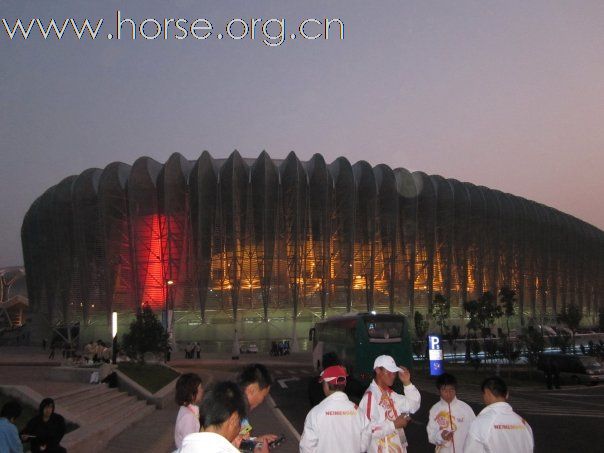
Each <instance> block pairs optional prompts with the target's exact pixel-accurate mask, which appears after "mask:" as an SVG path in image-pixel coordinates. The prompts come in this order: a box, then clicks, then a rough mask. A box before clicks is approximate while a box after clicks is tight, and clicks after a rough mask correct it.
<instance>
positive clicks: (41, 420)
mask: <svg viewBox="0 0 604 453" xmlns="http://www.w3.org/2000/svg"><path fill="white" fill-rule="evenodd" d="M64 435H65V419H64V418H63V417H62V416H61V415H59V414H55V402H54V401H53V400H52V398H45V399H43V400H42V402H41V403H40V409H39V412H38V415H36V416H35V417H34V418H32V419H31V420H30V421H29V422H27V425H26V426H25V428H24V429H23V431H22V432H21V438H22V439H23V440H24V441H25V442H27V441H29V442H31V451H32V453H38V452H44V453H66V451H67V450H65V449H64V448H63V447H61V446H60V445H59V444H60V443H61V439H62V438H63V436H64Z"/></svg>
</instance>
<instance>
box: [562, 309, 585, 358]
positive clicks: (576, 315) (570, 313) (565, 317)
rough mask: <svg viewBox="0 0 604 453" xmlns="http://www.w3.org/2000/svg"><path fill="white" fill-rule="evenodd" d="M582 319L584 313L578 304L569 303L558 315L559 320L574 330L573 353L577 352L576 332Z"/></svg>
mask: <svg viewBox="0 0 604 453" xmlns="http://www.w3.org/2000/svg"><path fill="white" fill-rule="evenodd" d="M581 319H583V313H581V309H580V308H579V307H578V306H577V305H576V304H570V305H568V306H567V307H566V308H565V309H564V310H562V312H561V313H560V314H559V315H558V322H561V323H563V324H566V326H567V327H568V328H569V329H570V331H571V332H572V343H573V354H574V353H575V333H577V329H578V328H579V324H581Z"/></svg>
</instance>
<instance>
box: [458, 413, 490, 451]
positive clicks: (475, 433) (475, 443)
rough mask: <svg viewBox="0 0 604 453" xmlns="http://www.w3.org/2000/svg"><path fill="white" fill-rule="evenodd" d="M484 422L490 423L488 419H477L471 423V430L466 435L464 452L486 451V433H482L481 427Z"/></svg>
mask: <svg viewBox="0 0 604 453" xmlns="http://www.w3.org/2000/svg"><path fill="white" fill-rule="evenodd" d="M484 424H487V425H488V419H486V418H482V419H478V418H477V419H476V420H474V421H473V422H472V424H471V425H470V430H469V431H468V435H467V436H466V442H465V443H464V449H463V451H464V453H486V451H487V450H486V448H485V439H486V437H485V435H484V433H482V431H483V429H482V428H481V427H482V426H484Z"/></svg>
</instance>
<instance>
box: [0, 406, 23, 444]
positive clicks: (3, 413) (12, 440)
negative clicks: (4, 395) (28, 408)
mask: <svg viewBox="0 0 604 453" xmlns="http://www.w3.org/2000/svg"><path fill="white" fill-rule="evenodd" d="M21 410H22V409H21V405H20V404H19V403H18V402H16V401H14V400H11V401H7V402H6V403H4V406H2V410H0V451H1V452H2V453H23V444H21V439H20V438H19V431H18V430H17V427H16V426H15V423H16V422H17V419H18V418H19V416H20V415H21Z"/></svg>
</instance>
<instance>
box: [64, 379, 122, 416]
mask: <svg viewBox="0 0 604 453" xmlns="http://www.w3.org/2000/svg"><path fill="white" fill-rule="evenodd" d="M113 390H114V389H110V388H109V387H107V386H106V385H104V384H101V385H95V386H93V387H92V389H91V390H89V391H88V392H82V393H79V394H76V395H72V396H70V397H67V398H66V399H64V400H63V401H60V405H61V407H63V408H66V409H68V410H70V411H71V410H73V409H74V408H75V409H77V407H78V406H79V405H80V404H84V403H88V404H91V403H93V402H94V401H97V400H99V399H100V398H101V397H102V396H103V395H105V394H108V393H111V392H112V391H113Z"/></svg>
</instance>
